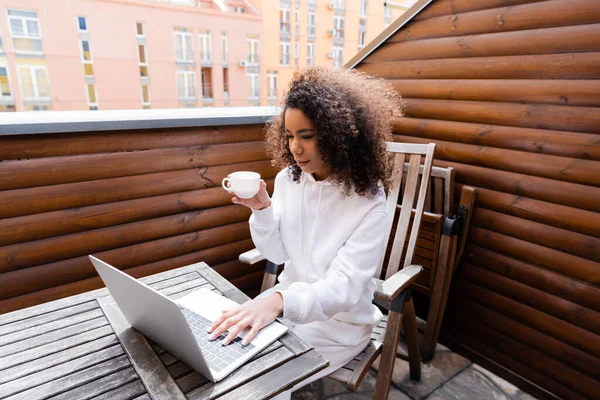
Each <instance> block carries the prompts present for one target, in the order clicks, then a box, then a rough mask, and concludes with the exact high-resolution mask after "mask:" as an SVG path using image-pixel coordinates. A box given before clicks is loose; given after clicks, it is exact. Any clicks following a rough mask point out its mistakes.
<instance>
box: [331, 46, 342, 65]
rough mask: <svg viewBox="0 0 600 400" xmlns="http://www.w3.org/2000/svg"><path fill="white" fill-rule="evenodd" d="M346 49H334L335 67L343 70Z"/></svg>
mask: <svg viewBox="0 0 600 400" xmlns="http://www.w3.org/2000/svg"><path fill="white" fill-rule="evenodd" d="M343 51H344V48H343V47H340V46H334V47H333V66H334V67H336V68H341V66H342V61H343V60H342V59H343Z"/></svg>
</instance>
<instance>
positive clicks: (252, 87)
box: [248, 74, 260, 100]
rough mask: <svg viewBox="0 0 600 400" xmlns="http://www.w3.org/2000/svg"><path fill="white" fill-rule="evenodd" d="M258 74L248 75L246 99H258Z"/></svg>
mask: <svg viewBox="0 0 600 400" xmlns="http://www.w3.org/2000/svg"><path fill="white" fill-rule="evenodd" d="M258 79H259V76H258V74H248V98H249V99H251V100H258V98H259V97H260V84H259V80H258Z"/></svg>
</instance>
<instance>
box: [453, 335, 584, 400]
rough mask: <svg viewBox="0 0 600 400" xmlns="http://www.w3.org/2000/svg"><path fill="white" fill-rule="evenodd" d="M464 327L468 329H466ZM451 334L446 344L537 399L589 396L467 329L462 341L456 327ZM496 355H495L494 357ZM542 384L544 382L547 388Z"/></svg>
mask: <svg viewBox="0 0 600 400" xmlns="http://www.w3.org/2000/svg"><path fill="white" fill-rule="evenodd" d="M461 330H462V331H464V329H461ZM447 333H448V334H447V335H446V336H445V337H444V340H443V344H444V345H445V346H447V347H449V348H450V349H452V351H455V352H457V353H458V354H460V355H462V356H464V357H467V358H468V359H469V360H472V361H473V362H475V363H477V364H479V365H481V366H482V367H484V368H485V369H487V370H488V371H490V372H492V373H493V374H495V375H497V376H499V377H501V378H503V379H505V380H507V381H509V382H511V383H513V384H514V385H515V386H517V387H519V388H520V389H522V390H523V391H524V392H526V393H528V394H530V395H532V396H535V398H539V399H545V400H562V399H564V398H573V399H580V400H585V397H583V396H580V395H578V394H575V393H573V392H572V391H570V390H569V389H567V388H566V387H564V386H563V385H559V384H558V383H557V382H555V381H554V380H552V379H549V378H548V377H546V376H544V375H543V374H541V373H539V372H537V371H535V370H533V369H531V368H529V366H528V365H523V364H520V363H518V362H515V361H514V360H513V359H512V358H510V357H509V356H508V355H507V354H504V353H502V352H498V351H496V350H494V349H493V348H492V347H489V346H488V345H486V344H483V343H482V342H480V341H479V340H477V338H473V337H471V336H467V335H465V334H464V332H461V333H460V338H461V341H460V342H459V341H458V340H457V338H458V336H457V331H456V330H454V329H453V330H452V332H450V331H448V332H447ZM450 334H452V337H450V336H449V335H450ZM462 340H464V341H462ZM467 343H468V345H467ZM492 357H493V358H494V359H493V360H492ZM525 377H527V378H525ZM546 383H547V385H546ZM540 385H544V387H545V389H544V388H542V386H540ZM550 390H552V391H554V392H555V393H559V392H560V393H568V394H565V395H564V396H567V397H560V396H558V395H557V394H553V393H551V392H550Z"/></svg>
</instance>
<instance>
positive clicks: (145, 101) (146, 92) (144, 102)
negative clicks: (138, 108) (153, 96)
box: [142, 83, 150, 109]
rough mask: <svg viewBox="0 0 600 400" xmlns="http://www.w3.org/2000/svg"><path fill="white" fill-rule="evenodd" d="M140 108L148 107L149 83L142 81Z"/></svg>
mask: <svg viewBox="0 0 600 400" xmlns="http://www.w3.org/2000/svg"><path fill="white" fill-rule="evenodd" d="M142 108H143V109H148V108H150V85H148V84H146V83H142Z"/></svg>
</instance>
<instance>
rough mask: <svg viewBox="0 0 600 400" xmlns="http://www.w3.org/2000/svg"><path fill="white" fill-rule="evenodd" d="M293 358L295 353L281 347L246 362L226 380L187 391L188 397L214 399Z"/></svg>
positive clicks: (244, 385) (246, 384) (245, 384)
mask: <svg viewBox="0 0 600 400" xmlns="http://www.w3.org/2000/svg"><path fill="white" fill-rule="evenodd" d="M292 359H294V355H293V354H292V353H291V352H290V351H289V350H287V349H286V348H284V347H281V348H279V349H277V350H275V351H273V352H271V353H268V354H267V355H265V356H264V357H261V358H259V359H256V360H254V361H252V362H249V363H246V364H244V365H243V366H242V367H240V368H238V369H237V370H235V371H234V372H233V373H232V374H231V375H229V376H228V377H227V379H226V380H223V381H220V382H217V383H212V382H209V383H207V384H205V385H203V386H201V387H199V388H198V389H195V390H194V391H192V392H190V393H187V397H188V399H190V400H192V399H213V398H216V397H219V396H220V395H222V394H224V393H226V392H229V391H231V390H233V389H236V388H246V387H247V386H248V384H252V382H253V381H254V380H255V379H257V378H258V377H260V376H262V375H264V374H265V373H266V372H267V371H270V370H272V369H274V368H277V367H279V366H280V365H282V364H284V363H286V362H287V361H289V360H292ZM255 398H259V397H255Z"/></svg>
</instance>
